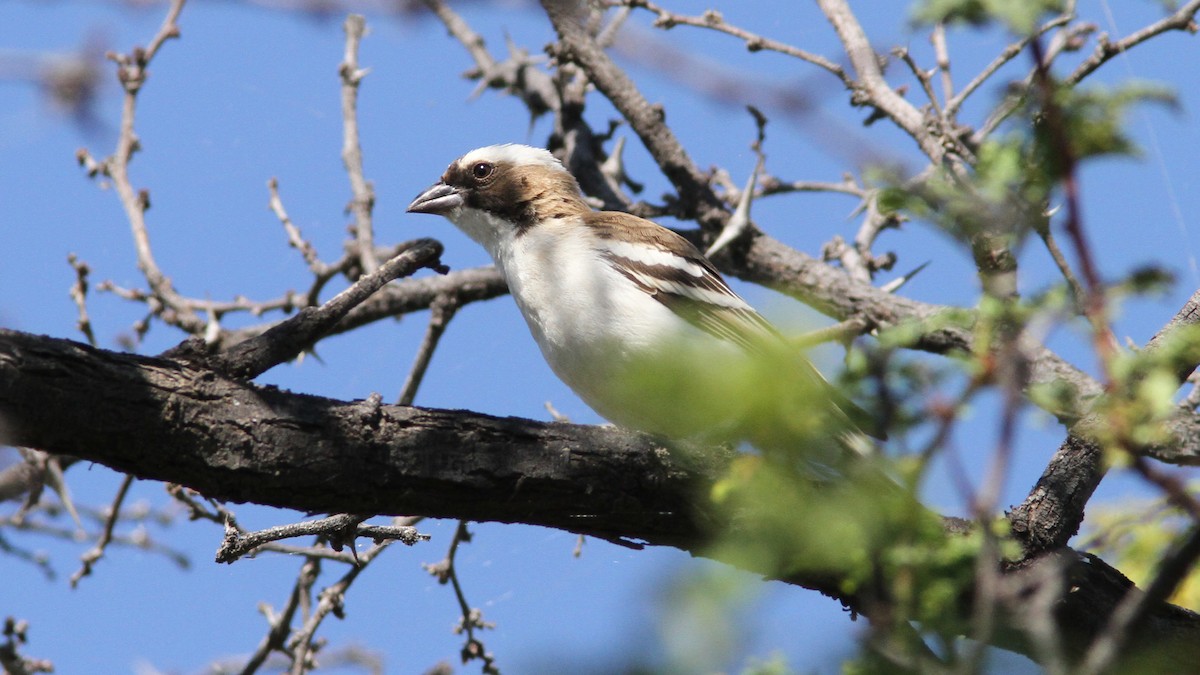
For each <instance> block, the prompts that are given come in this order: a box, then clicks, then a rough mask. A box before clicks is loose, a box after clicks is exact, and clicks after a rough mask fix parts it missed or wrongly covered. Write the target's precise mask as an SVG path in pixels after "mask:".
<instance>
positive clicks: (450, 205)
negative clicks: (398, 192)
mask: <svg viewBox="0 0 1200 675" xmlns="http://www.w3.org/2000/svg"><path fill="white" fill-rule="evenodd" d="M462 205H463V197H462V192H461V191H460V190H459V189H458V188H455V187H451V186H449V185H446V184H445V183H443V182H441V181H438V182H437V183H434V184H433V185H431V186H430V187H429V189H428V190H425V191H424V192H422V193H421V194H419V195H417V198H416V199H414V200H412V203H411V204H409V205H408V212H409V213H432V214H435V215H439V216H444V215H446V214H447V213H449V212H451V211H453V210H454V209H456V208H458V207H460V206H462Z"/></svg>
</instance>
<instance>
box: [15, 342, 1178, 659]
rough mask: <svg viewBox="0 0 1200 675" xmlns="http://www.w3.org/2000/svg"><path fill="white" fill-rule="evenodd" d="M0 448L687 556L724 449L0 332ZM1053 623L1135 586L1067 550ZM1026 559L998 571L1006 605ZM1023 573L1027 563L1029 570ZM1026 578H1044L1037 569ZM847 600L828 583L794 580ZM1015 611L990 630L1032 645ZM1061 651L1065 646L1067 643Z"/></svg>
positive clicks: (717, 521)
mask: <svg viewBox="0 0 1200 675" xmlns="http://www.w3.org/2000/svg"><path fill="white" fill-rule="evenodd" d="M0 442H3V443H14V444H23V445H30V446H35V447H40V448H44V449H46V450H47V451H51V452H56V453H65V454H72V455H75V456H78V457H80V458H82V459H86V460H90V461H96V462H100V463H102V464H105V465H107V466H111V467H113V468H115V469H117V470H120V471H126V472H129V473H132V474H134V475H136V476H139V477H143V478H149V479H156V480H166V481H172V482H182V483H185V484H187V485H189V486H191V487H193V488H195V489H198V490H200V491H201V492H204V493H205V494H208V495H209V496H212V497H216V498H220V499H226V500H231V501H254V502H257V503H261V504H268V505H273V506H280V507H287V508H295V509H300V510H304V511H313V512H322V511H336V512H353V513H383V514H396V513H420V514H424V515H429V516H435V517H449V518H466V519H470V520H484V521H497V522H506V523H514V522H519V523H528V524H533V525H543V526H547V527H554V528H558V529H563V530H567V531H571V532H580V533H586V534H592V535H595V536H599V537H602V538H605V539H608V540H611V541H617V542H623V543H625V544H627V545H634V546H639V545H640V544H642V543H645V544H651V545H665V546H673V547H678V548H681V549H683V550H686V551H690V552H692V553H694V554H699V555H705V554H708V553H709V551H708V549H707V548H706V542H707V541H708V540H709V537H710V536H711V534H712V533H713V532H714V529H716V528H719V527H720V526H721V523H722V522H724V519H723V518H722V517H721V516H719V515H717V514H716V512H715V511H714V510H713V509H712V508H711V507H710V505H709V504H710V502H709V500H708V498H707V496H706V495H707V494H708V489H709V488H710V487H711V486H712V483H713V481H714V480H715V479H717V478H718V477H720V476H721V475H723V471H724V470H725V468H726V467H727V465H728V462H729V460H730V459H731V457H732V455H730V454H729V453H724V452H717V451H705V452H702V451H697V450H679V449H675V450H668V449H666V448H664V447H662V445H661V444H659V443H658V442H656V441H655V440H654V439H651V438H649V437H646V436H643V435H640V434H635V433H631V432H628V431H624V430H621V429H617V428H612V427H589V426H579V425H572V424H562V423H550V424H546V423H539V422H532V421H528V420H521V419H516V418H496V417H490V416H486V415H480V414H476V413H469V412H461V411H442V410H427V409H420V408H406V407H397V406H384V405H380V404H379V402H378V398H377V397H372V399H369V400H367V401H357V402H342V401H334V400H330V399H326V398H320V397H316V396H306V395H301V394H293V393H290V392H285V391H280V390H278V389H275V388H272V387H259V386H255V385H253V384H250V383H246V382H243V381H238V380H233V379H229V378H226V377H224V376H222V375H220V374H218V373H215V372H213V371H211V370H207V369H205V368H203V367H201V366H197V365H193V364H189V363H184V362H178V361H171V360H167V359H161V358H149V357H143V356H136V355H131V354H121V353H116V352H110V351H104V350H99V349H95V348H92V347H89V346H87V345H84V344H80V343H76V342H71V341H68V340H61V339H55V338H48V337H38V336H33V335H29V334H25V333H18V332H13V331H0ZM1063 555H1064V556H1066V560H1067V561H1068V562H1067V564H1066V565H1064V572H1065V573H1066V574H1067V575H1068V578H1067V579H1064V580H1063V588H1064V589H1069V590H1070V592H1067V591H1063V594H1062V597H1061V598H1060V601H1059V605H1060V608H1059V613H1058V616H1059V618H1060V624H1061V625H1060V626H1059V629H1060V630H1062V631H1063V632H1064V634H1066V635H1067V636H1068V638H1070V639H1069V640H1068V646H1069V648H1070V649H1072V650H1076V651H1074V652H1073V653H1074V654H1075V655H1076V656H1078V655H1079V654H1080V653H1082V652H1081V651H1078V650H1082V649H1083V648H1084V647H1086V645H1087V644H1088V643H1089V642H1090V640H1091V639H1092V638H1094V637H1095V635H1098V634H1099V631H1101V630H1103V628H1104V625H1103V621H1095V620H1093V621H1083V620H1082V619H1081V617H1088V616H1093V615H1094V616H1100V617H1103V616H1108V615H1109V613H1111V610H1112V608H1113V607H1115V606H1116V604H1117V603H1119V602H1120V601H1121V599H1122V598H1124V597H1125V596H1126V594H1127V592H1128V591H1129V590H1130V589H1131V588H1132V585H1131V584H1130V583H1129V581H1128V580H1127V579H1125V578H1124V577H1123V576H1122V575H1121V574H1120V573H1119V572H1117V571H1116V570H1114V569H1112V568H1110V567H1108V566H1107V565H1104V564H1103V562H1102V561H1099V560H1098V559H1095V558H1092V557H1087V558H1080V557H1079V556H1078V554H1075V553H1074V552H1071V551H1069V549H1066V550H1065V553H1064V554H1063ZM1041 564H1043V563H1042V562H1040V561H1026V562H1024V563H1022V564H1021V565H1020V566H1019V567H1018V568H1016V569H1014V570H1011V573H1010V574H1008V575H1006V579H1009V580H1010V582H1011V583H1012V584H1015V586H1014V588H1013V589H1011V593H1009V594H1008V595H1003V596H1002V598H1001V599H1002V600H1004V599H1005V598H1007V602H1008V603H1009V604H1008V605H1006V611H1007V612H1010V613H1012V614H1013V615H1014V616H1015V615H1017V614H1019V612H1020V610H1021V603H1022V602H1024V599H1025V598H1026V597H1027V596H1028V593H1026V592H1023V591H1021V590H1020V588H1022V586H1021V584H1025V585H1028V584H1029V583H1031V582H1030V581H1029V578H1031V577H1030V576H1029V575H1033V572H1032V570H1036V569H1038V567H1037V566H1038V565H1041ZM1033 576H1037V575H1033ZM1041 576H1045V575H1044V574H1043V575H1041ZM786 581H788V582H790V583H795V584H798V585H802V586H806V587H810V588H816V589H819V590H822V591H823V592H826V593H828V594H830V595H833V596H834V597H838V598H839V599H841V600H842V601H843V602H845V603H848V604H849V605H850V606H852V607H853V606H855V605H856V604H857V603H858V602H859V599H858V598H856V597H855V596H854V595H853V594H852V593H847V592H846V591H845V590H844V589H843V588H841V587H839V585H838V583H837V579H836V578H829V577H821V576H812V575H810V576H807V577H806V576H804V575H797V576H795V577H789V578H788V579H786ZM1153 605H1154V606H1153V609H1152V610H1150V611H1149V612H1148V614H1147V615H1146V617H1145V619H1144V622H1143V624H1142V625H1141V626H1139V631H1138V632H1137V633H1136V634H1135V635H1133V636H1132V638H1131V639H1132V641H1133V642H1132V643H1131V644H1133V645H1134V646H1136V647H1145V646H1149V645H1151V644H1155V645H1158V644H1159V643H1158V642H1156V641H1157V640H1159V639H1160V638H1161V637H1163V636H1166V638H1167V639H1169V640H1171V641H1172V643H1173V645H1174V647H1178V648H1172V649H1161V650H1160V653H1158V654H1157V658H1161V659H1166V660H1167V661H1168V664H1169V665H1171V666H1173V667H1177V668H1178V667H1184V666H1182V665H1181V664H1186V663H1194V660H1192V661H1188V659H1195V658H1200V654H1197V653H1196V651H1197V649H1198V648H1200V617H1198V616H1196V615H1195V614H1192V613H1190V612H1187V611H1186V610H1182V609H1179V608H1177V607H1173V606H1171V605H1168V604H1165V603H1161V602H1155V603H1153ZM1020 625H1021V624H1020V622H1019V620H1018V621H1017V622H1016V623H1014V624H1012V626H1010V627H1009V629H1007V630H1002V631H1000V632H999V633H998V634H997V642H999V643H1001V644H1003V645H1004V646H1006V647H1009V648H1015V649H1018V650H1021V651H1025V652H1027V653H1032V652H1031V648H1030V647H1029V646H1028V644H1027V641H1026V640H1025V639H1024V638H1022V637H1021V635H1022V632H1021V631H1020V630H1019V629H1017V628H1015V626H1020ZM1072 645H1074V646H1072Z"/></svg>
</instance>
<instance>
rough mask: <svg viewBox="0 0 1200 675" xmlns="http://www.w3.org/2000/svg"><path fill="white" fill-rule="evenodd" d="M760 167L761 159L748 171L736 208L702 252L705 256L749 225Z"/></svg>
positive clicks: (719, 247)
mask: <svg viewBox="0 0 1200 675" xmlns="http://www.w3.org/2000/svg"><path fill="white" fill-rule="evenodd" d="M761 167H762V161H761V160H760V161H759V162H757V163H755V165H754V170H753V171H751V172H750V179H749V180H747V181H746V187H745V188H744V189H743V190H742V198H741V199H740V200H738V205H737V209H735V210H734V212H733V215H732V216H730V218H729V222H728V223H726V224H725V229H723V230H721V234H719V235H717V239H716V241H714V242H713V243H712V246H709V247H708V250H707V251H705V252H704V255H705V256H708V257H710V258H711V257H712V256H714V255H716V254H717V252H718V251H720V250H721V249H723V248H725V247H726V246H728V245H729V243H730V242H732V241H733V240H735V239H737V238H738V237H740V236H741V235H742V233H743V232H745V231H746V228H747V227H748V226H749V225H750V203H751V202H753V201H754V185H755V184H756V183H757V182H758V171H759V169H760V168H761Z"/></svg>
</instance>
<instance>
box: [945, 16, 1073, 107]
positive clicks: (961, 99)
mask: <svg viewBox="0 0 1200 675" xmlns="http://www.w3.org/2000/svg"><path fill="white" fill-rule="evenodd" d="M1072 16H1073V15H1072V13H1071V12H1064V13H1063V14H1060V15H1058V16H1056V17H1054V18H1053V19H1050V20H1049V21H1047V22H1046V23H1044V24H1042V25H1041V26H1039V27H1038V30H1037V32H1035V33H1034V34H1033V35H1030V36H1028V37H1023V38H1021V39H1020V40H1017V41H1015V42H1012V43H1010V44H1008V45H1007V46H1005V48H1004V49H1002V50H1001V51H1000V54H998V55H997V56H996V58H994V59H992V61H991V62H990V63H988V64H987V65H986V66H984V67H983V70H981V71H979V73H978V74H977V75H975V77H974V78H972V79H971V81H970V82H968V83H967V85H966V86H965V87H963V88H962V91H960V92H958V94H956V95H955V96H953V97H948V98H947V100H946V108H945V110H944V114H945V115H946V117H948V118H953V117H954V116H955V115H957V114H958V111H959V109H960V108H962V106H963V104H964V103H966V101H967V99H968V98H970V97H971V94H974V93H975V91H976V90H977V89H979V87H981V86H983V84H984V83H985V82H987V81H988V80H989V79H991V77H992V76H993V75H995V74H996V71H997V70H1000V68H1002V67H1003V66H1004V65H1005V64H1007V63H1008V62H1009V61H1012V60H1013V59H1015V58H1016V57H1017V55H1018V54H1020V53H1021V52H1022V51H1024V50H1025V48H1026V47H1028V46H1029V43H1030V42H1032V41H1033V40H1034V39H1036V38H1037V37H1039V36H1041V35H1045V34H1046V33H1048V32H1050V31H1052V30H1054V29H1055V28H1060V27H1062V26H1065V25H1067V24H1068V23H1070V21H1071V19H1072Z"/></svg>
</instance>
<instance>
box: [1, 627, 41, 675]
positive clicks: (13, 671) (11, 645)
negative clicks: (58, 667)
mask: <svg viewBox="0 0 1200 675" xmlns="http://www.w3.org/2000/svg"><path fill="white" fill-rule="evenodd" d="M28 631H29V622H28V621H25V620H20V621H18V620H17V619H14V618H13V617H11V616H10V617H6V618H5V619H4V643H3V644H0V668H3V669H4V673H5V675H32V674H33V673H52V672H54V664H53V663H51V662H50V661H48V660H46V659H31V658H28V657H24V656H21V655H20V653H18V651H17V649H18V646H19V645H23V644H25V643H26V642H28V641H29V638H28V636H27V635H26V633H27V632H28Z"/></svg>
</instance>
